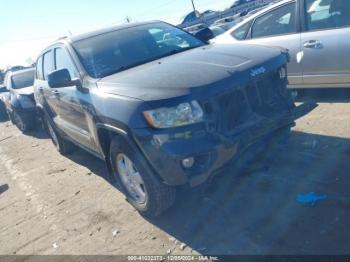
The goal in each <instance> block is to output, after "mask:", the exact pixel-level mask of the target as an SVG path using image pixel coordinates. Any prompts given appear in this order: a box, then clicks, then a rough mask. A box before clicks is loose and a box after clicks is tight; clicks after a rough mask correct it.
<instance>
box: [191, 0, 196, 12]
mask: <svg viewBox="0 0 350 262" xmlns="http://www.w3.org/2000/svg"><path fill="white" fill-rule="evenodd" d="M193 1H194V0H191V2H192V7H193V11H194V14H195V15H196V16H197V10H196V7H195V6H194V2H193Z"/></svg>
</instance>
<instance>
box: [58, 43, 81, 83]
mask: <svg viewBox="0 0 350 262" xmlns="http://www.w3.org/2000/svg"><path fill="white" fill-rule="evenodd" d="M55 66H56V67H55V68H56V69H57V70H58V69H67V70H68V71H69V74H70V77H71V78H75V77H77V76H78V74H77V70H76V68H75V66H74V64H73V61H72V59H71V58H70V56H69V55H68V53H67V51H66V50H65V49H63V48H56V49H55Z"/></svg>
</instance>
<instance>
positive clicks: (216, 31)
mask: <svg viewBox="0 0 350 262" xmlns="http://www.w3.org/2000/svg"><path fill="white" fill-rule="evenodd" d="M209 29H210V31H212V33H213V36H212V38H214V37H217V36H219V35H222V34H223V33H225V32H226V30H224V29H223V28H221V27H220V26H214V25H212V26H209ZM209 40H210V39H209Z"/></svg>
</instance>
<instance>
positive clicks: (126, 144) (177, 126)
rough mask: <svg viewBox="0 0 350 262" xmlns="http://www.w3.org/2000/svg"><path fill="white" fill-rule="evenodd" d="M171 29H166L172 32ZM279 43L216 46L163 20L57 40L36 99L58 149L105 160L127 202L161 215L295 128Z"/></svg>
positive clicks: (296, 112)
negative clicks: (186, 191)
mask: <svg viewBox="0 0 350 262" xmlns="http://www.w3.org/2000/svg"><path fill="white" fill-rule="evenodd" d="M165 36H166V37H165ZM287 60H288V54H287V53H285V52H283V51H281V50H280V49H274V48H266V47H258V46H250V45H236V46H234V47H231V46H228V45H210V44H207V43H206V42H205V41H201V40H200V39H197V38H196V37H194V36H192V35H190V34H188V33H187V32H184V31H182V30H180V29H178V28H176V27H173V26H171V25H168V24H166V23H163V22H149V23H138V24H127V25H122V26H118V27H113V28H108V29H104V30H100V31H96V32H92V33H87V34H84V35H80V36H76V37H71V38H63V39H59V40H58V41H56V42H55V43H53V44H52V45H50V46H49V47H48V48H46V49H45V50H44V51H43V52H42V53H41V54H40V56H39V58H38V60H37V69H36V80H35V99H36V103H37V107H38V109H39V110H40V112H41V113H42V115H43V119H44V123H45V126H46V129H47V131H48V133H49V134H50V136H51V139H52V141H53V143H54V144H55V146H56V147H57V149H58V150H59V151H60V152H61V153H62V154H66V153H68V152H70V151H71V150H72V148H73V147H72V144H75V145H78V146H80V147H82V148H83V149H85V150H87V151H88V152H90V153H92V154H94V155H95V156H97V157H99V158H101V159H103V160H104V161H106V164H107V166H108V167H109V170H110V173H111V176H112V178H114V179H115V181H117V182H118V183H119V185H120V187H121V188H122V190H123V193H124V194H125V195H126V197H127V199H128V201H129V202H130V203H131V204H132V205H133V206H134V207H135V208H136V209H137V210H138V211H139V212H140V213H142V214H144V215H150V216H156V215H159V214H160V213H161V212H162V211H164V210H165V209H167V208H168V207H170V206H171V205H172V203H173V202H174V200H175V195H176V189H177V187H178V186H180V185H185V184H187V185H191V186H196V185H199V184H201V183H203V182H204V181H206V180H207V178H208V177H210V175H212V174H214V173H215V172H216V171H218V170H219V169H221V168H222V167H224V166H225V165H226V164H228V163H230V162H231V161H233V160H234V159H236V158H237V157H239V156H240V154H242V152H243V151H246V150H247V148H252V147H253V145H255V144H256V143H258V142H259V143H260V142H261V141H264V140H266V138H267V137H270V138H271V137H277V134H279V133H281V132H286V130H287V131H289V130H290V127H291V126H293V124H294V120H295V119H297V118H299V117H301V116H303V115H304V114H306V113H308V112H309V111H311V110H312V109H313V108H314V107H315V106H316V105H313V104H303V105H301V106H299V107H295V105H294V103H293V101H292V99H291V96H290V93H289V91H287V89H286V83H287V80H286V63H287Z"/></svg>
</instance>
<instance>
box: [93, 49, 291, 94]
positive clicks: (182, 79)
mask: <svg viewBox="0 0 350 262" xmlns="http://www.w3.org/2000/svg"><path fill="white" fill-rule="evenodd" d="M284 63H286V58H285V56H283V55H281V52H280V51H279V50H276V49H273V48H267V47H261V46H255V45H246V44H244V45H243V44H237V45H234V46H233V45H232V46H231V45H220V44H213V45H208V46H204V47H200V48H196V49H192V50H189V51H185V52H182V53H178V54H175V55H172V56H168V57H165V58H162V59H159V60H156V61H152V62H150V63H147V64H143V65H140V66H137V67H134V68H131V69H128V70H125V71H123V72H120V73H116V74H114V75H111V76H107V77H105V78H102V79H101V80H99V81H98V83H97V84H98V87H99V88H100V90H101V91H102V92H105V93H110V94H116V95H123V96H128V97H133V98H137V99H141V100H144V101H150V100H159V99H167V98H172V97H178V96H184V95H188V94H189V93H191V92H192V91H194V90H200V91H202V90H203V89H202V88H208V87H212V88H213V87H214V86H217V85H218V84H219V83H223V82H225V83H226V84H227V80H229V81H231V82H232V81H233V82H236V83H237V84H242V83H246V82H248V81H249V80H250V78H252V77H253V76H252V75H253V74H251V72H250V71H251V70H256V69H259V68H260V67H261V66H262V65H263V66H264V70H265V71H266V72H268V71H270V70H275V69H276V68H277V67H280V66H281V65H283V64H284ZM232 84H233V83H232ZM232 84H230V86H232Z"/></svg>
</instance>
